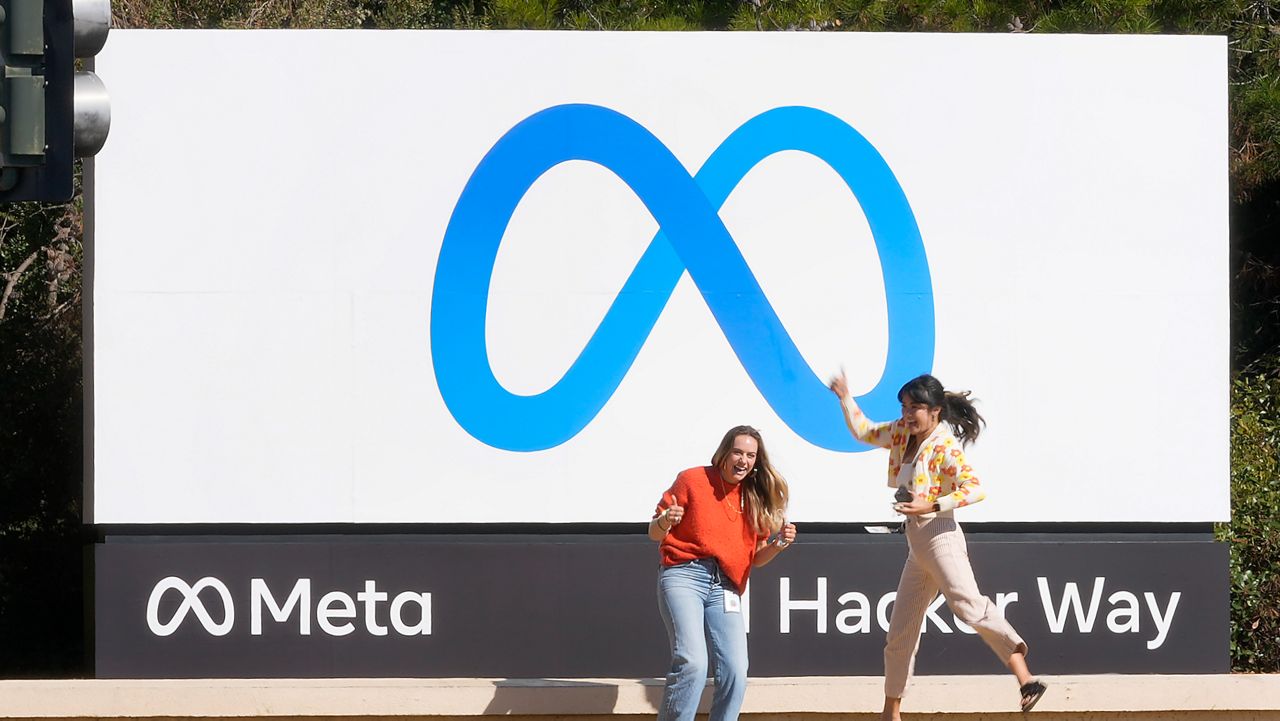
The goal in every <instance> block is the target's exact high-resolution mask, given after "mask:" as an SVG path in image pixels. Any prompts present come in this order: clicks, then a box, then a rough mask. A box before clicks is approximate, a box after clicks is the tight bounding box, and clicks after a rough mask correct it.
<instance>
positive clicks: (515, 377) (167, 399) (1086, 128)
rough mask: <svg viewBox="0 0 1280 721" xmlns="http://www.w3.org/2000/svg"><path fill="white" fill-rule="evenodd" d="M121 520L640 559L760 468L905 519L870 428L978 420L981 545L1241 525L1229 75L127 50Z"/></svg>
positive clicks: (1159, 54)
mask: <svg viewBox="0 0 1280 721" xmlns="http://www.w3.org/2000/svg"><path fill="white" fill-rule="evenodd" d="M97 72H98V74H99V75H100V76H101V77H102V78H103V79H104V80H105V81H106V82H107V84H108V85H109V86H110V91H111V96H112V110H113V126H112V129H111V137H110V139H109V141H108V142H107V144H106V147H105V148H104V149H103V151H102V152H101V153H100V154H99V156H98V157H97V160H96V162H95V168H94V172H95V179H94V183H95V188H94V196H93V212H94V216H95V238H94V243H95V245H94V251H93V253H94V255H93V262H94V266H93V273H94V293H93V335H92V349H91V352H92V363H93V396H92V412H93V420H94V422H93V446H94V467H93V478H94V489H93V501H94V504H93V509H92V511H93V521H94V522H96V523H142V524H146V523H330V522H337V523H348V522H349V523H454V522H522V521H533V522H583V521H597V522H614V521H640V520H644V519H646V518H647V517H648V515H649V513H650V512H651V510H652V508H653V505H654V503H655V501H656V500H657V498H658V495H659V494H660V492H661V491H662V490H664V489H665V488H666V487H667V485H668V484H669V483H670V482H671V480H672V479H673V478H674V476H675V474H676V472H678V471H679V470H681V469H683V468H686V467H689V466H694V465H700V464H704V463H706V462H708V460H709V457H710V455H711V452H712V450H713V449H714V447H715V445H716V443H717V442H718V441H719V438H720V435H721V434H722V433H723V432H724V431H725V430H726V429H727V428H729V427H730V426H733V425H736V424H739V423H749V424H752V425H755V426H757V427H759V428H761V429H762V431H763V433H764V436H765V439H766V442H767V445H768V448H769V451H770V453H771V455H772V456H773V459H774V461H775V464H776V465H777V466H778V468H779V469H780V470H781V471H782V472H783V473H784V474H785V475H786V476H787V478H788V479H789V481H790V483H791V486H792V490H793V497H794V500H793V504H792V509H791V518H792V519H793V520H799V521H857V522H870V521H877V520H888V519H890V518H891V517H892V513H891V511H890V509H889V501H890V497H889V493H888V490H887V489H886V488H885V467H886V457H885V453H884V452H883V451H878V450H866V449H864V448H861V447H858V446H857V445H856V444H854V443H853V442H852V440H851V439H850V438H849V436H848V434H847V432H846V431H845V429H844V427H843V423H842V422H841V420H840V416H839V412H838V408H837V406H836V402H835V399H834V397H832V396H831V395H830V394H829V392H827V391H826V390H825V388H824V383H825V381H826V379H827V377H828V376H829V375H830V374H831V373H833V372H835V371H837V370H838V369H840V368H841V367H842V366H843V367H844V369H845V370H846V371H847V373H848V375H849V378H850V382H851V384H852V385H853V390H854V391H855V393H857V394H858V395H859V396H861V397H862V398H863V405H864V406H865V407H867V408H868V410H870V411H871V412H872V414H873V415H876V416H879V417H882V418H885V419H889V418H892V417H894V416H895V415H896V414H897V412H898V410H897V408H898V403H897V399H896V392H897V389H898V387H899V386H900V385H901V384H902V383H903V382H904V381H905V380H907V379H909V378H910V377H912V376H914V375H916V374H918V373H921V372H925V371H931V372H933V373H934V374H935V375H937V376H938V377H939V378H940V379H941V380H942V381H943V382H944V383H945V384H946V385H947V386H948V387H953V388H956V389H968V390H972V391H973V392H974V395H975V397H976V398H977V399H979V409H980V411H981V412H982V413H983V414H984V415H985V416H986V419H987V421H988V424H989V425H988V428H987V429H986V430H985V432H984V433H983V435H982V437H981V438H980V439H979V441H978V442H977V443H976V444H975V445H974V446H973V447H972V448H971V450H970V460H971V464H972V465H973V466H974V467H975V470H976V472H977V474H978V475H979V476H980V477H981V478H982V479H983V482H984V485H985V487H986V489H987V492H988V500H987V501H986V502H984V503H982V504H979V505H976V506H974V507H973V508H971V509H965V510H964V511H962V514H963V516H964V519H965V520H971V521H1103V522H1106V521H1120V522H1127V521H1156V522H1175V521H1216V520H1224V519H1226V518H1227V516H1228V512H1229V511H1228V426H1227V410H1228V397H1227V393H1228V385H1227V381H1228V368H1227V360H1228V323H1227V321H1228V297H1227V279H1228V273H1227V167H1226V162H1227V148H1226V137H1227V114H1226V113H1227V96H1226V43H1225V40H1223V39H1222V38H1206V37H1092V36H1090V37H1086V36H1027V35H1010V36H990V35H897V34H876V35H863V34H839V33H836V34H810V33H764V34H762V33H716V34H703V33H689V34H650V33H634V34H613V33H532V32H530V33H522V32H444V31H393V32H372V31H371V32H287V31H280V32H274V31H270V32H268V31H243V32H239V31H236V32H231V31H218V32H196V31H118V32H115V33H113V34H112V37H111V41H110V42H109V43H108V44H107V47H106V49H105V51H104V52H103V53H102V54H101V55H100V56H99V57H98V60H97Z"/></svg>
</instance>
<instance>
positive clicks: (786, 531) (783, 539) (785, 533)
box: [776, 523, 796, 548]
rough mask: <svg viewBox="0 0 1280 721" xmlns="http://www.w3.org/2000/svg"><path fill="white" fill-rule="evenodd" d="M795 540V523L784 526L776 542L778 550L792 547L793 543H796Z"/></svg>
mask: <svg viewBox="0 0 1280 721" xmlns="http://www.w3.org/2000/svg"><path fill="white" fill-rule="evenodd" d="M795 540H796V524H794V523H785V524H783V526H782V530H780V531H778V540H777V542H776V543H777V546H778V548H786V547H787V546H790V545H791V544H792V543H794V542H795Z"/></svg>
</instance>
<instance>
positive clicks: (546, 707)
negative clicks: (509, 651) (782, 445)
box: [0, 675, 1280, 721]
mask: <svg viewBox="0 0 1280 721" xmlns="http://www.w3.org/2000/svg"><path fill="white" fill-rule="evenodd" d="M1045 679H1046V680H1047V681H1048V682H1049V683H1050V689H1049V693H1048V694H1047V695H1046V696H1045V698H1044V700H1043V701H1041V702H1040V705H1039V706H1037V707H1036V711H1035V718H1040V719H1044V721H1050V720H1051V719H1089V720H1093V719H1098V720H1101V719H1109V718H1122V717H1123V718H1133V719H1143V720H1144V721H1162V720H1163V719H1184V720H1191V719H1204V720H1206V721H1207V720H1208V719H1238V720H1240V721H1246V720H1247V721H1273V720H1274V721H1280V675H1218V676H1147V675H1143V676H1122V675H1101V676H1056V677H1053V676H1047V677H1045ZM881 694H882V691H881V679H880V678H879V677H868V676H848V677H804V678H757V679H752V680H751V684H750V686H749V688H748V691H747V699H746V704H745V706H744V707H743V714H744V716H745V717H750V718H751V719H754V720H755V721H766V720H769V719H776V720H778V721H784V720H789V721H797V720H799V719H801V718H804V717H815V718H818V717H821V718H827V719H830V718H831V717H832V716H842V717H849V718H851V719H854V718H872V717H873V714H874V713H875V712H876V711H878V710H879V709H880V706H881V703H882V701H883V696H882V695H881ZM661 695H662V681H661V680H658V679H641V680H636V679H582V680H555V679H302V680H292V679H291V680H278V679H273V680H242V679H232V680H149V681H117V680H74V681H0V718H6V719H133V718H138V719H142V718H146V719H160V718H163V719H192V718H207V719H240V718H278V719H304V718H305V719H325V720H326V721H336V720H337V719H358V718H359V719H370V718H382V719H408V718H430V719H432V721H443V720H444V719H445V718H458V719H469V718H474V717H476V716H507V717H512V716H530V717H537V719H538V721H549V718H559V717H563V718H566V719H570V720H571V721H587V719H588V718H589V717H616V716H640V717H644V716H649V717H651V716H653V715H654V714H655V713H656V708H657V704H658V701H659V699H660V698H661ZM703 703H704V706H703V710H704V711H705V709H706V699H705V698H704V699H703ZM903 711H904V713H905V714H908V715H910V717H911V718H916V719H926V718H943V717H945V718H951V719H955V718H969V719H1013V718H1020V717H1021V714H1019V713H1018V708H1017V687H1016V685H1015V684H1014V682H1013V680H1012V679H1011V678H1009V677H1005V676H925V677H920V678H918V679H916V680H915V682H914V683H913V686H912V687H911V688H910V689H909V690H908V693H907V697H906V699H905V700H904V702H903Z"/></svg>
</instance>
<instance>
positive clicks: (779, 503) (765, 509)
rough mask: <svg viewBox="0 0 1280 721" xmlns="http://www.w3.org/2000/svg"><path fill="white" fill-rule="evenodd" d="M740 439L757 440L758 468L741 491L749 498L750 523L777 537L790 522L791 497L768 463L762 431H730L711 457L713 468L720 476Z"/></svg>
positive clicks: (760, 531)
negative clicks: (749, 438) (750, 438)
mask: <svg viewBox="0 0 1280 721" xmlns="http://www.w3.org/2000/svg"><path fill="white" fill-rule="evenodd" d="M738 436H751V437H752V438H754V439H755V440H756V465H755V468H753V469H752V471H751V473H750V475H748V476H747V477H746V479H745V480H743V481H742V485H743V488H742V490H743V491H745V492H746V494H747V519H748V520H749V522H750V523H751V528H752V530H754V531H755V532H756V533H758V534H761V535H765V534H771V533H774V532H776V531H778V529H780V528H782V524H783V522H784V521H785V520H786V518H787V501H788V500H790V498H791V493H790V491H789V490H788V489H787V479H785V478H783V477H782V474H781V473H778V469H776V468H774V467H773V464H772V463H770V462H769V453H768V452H767V451H766V450H765V449H764V438H761V437H760V431H758V430H756V429H755V428H752V427H751V426H734V427H733V428H730V429H729V432H728V433H725V434H724V438H723V439H722V440H721V441H720V447H719V448H717V449H716V452H715V453H714V454H712V456H711V465H713V466H715V468H716V472H717V473H718V472H719V471H720V463H721V462H722V461H724V459H725V456H728V455H729V451H731V450H733V441H734V439H736V438H737V437H738Z"/></svg>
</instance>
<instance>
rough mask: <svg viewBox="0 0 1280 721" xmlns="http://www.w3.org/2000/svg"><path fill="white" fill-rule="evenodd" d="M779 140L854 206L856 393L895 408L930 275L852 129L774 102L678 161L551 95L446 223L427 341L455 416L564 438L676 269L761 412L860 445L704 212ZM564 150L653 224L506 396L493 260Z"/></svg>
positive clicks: (506, 142) (659, 301) (839, 443)
mask: <svg viewBox="0 0 1280 721" xmlns="http://www.w3.org/2000/svg"><path fill="white" fill-rule="evenodd" d="M783 151H799V152H803V153H807V154H809V155H812V156H814V157H816V158H818V159H820V160H822V161H823V162H825V163H826V164H827V165H829V166H830V167H831V168H832V169H833V170H834V171H835V172H836V173H837V174H838V175H839V176H840V178H841V179H842V180H843V181H844V183H845V184H846V185H847V186H848V187H849V190H850V191H851V192H852V193H853V196H854V197H855V198H856V199H857V203H858V205H859V206H860V207H861V209H862V211H863V213H864V214H865V216H866V218H867V221H868V224H869V225H870V228H871V234H872V236H873V238H874V240H875V245H876V250H877V253H878V254H879V258H880V264H881V270H882V274H883V276H884V287H885V301H886V307H887V310H888V331H889V334H888V338H889V345H888V352H887V355H886V358H885V365H884V371H883V374H882V375H881V378H880V380H879V382H878V383H877V384H876V386H875V387H874V388H873V389H872V390H871V391H870V392H869V393H867V394H866V395H865V396H861V397H860V398H859V399H858V401H859V403H860V404H861V405H862V406H863V407H864V408H865V409H866V410H867V411H868V412H869V413H870V414H872V415H873V416H885V415H894V414H896V412H897V406H898V402H897V397H896V395H897V392H898V388H899V387H901V385H902V383H904V382H905V381H907V380H908V379H910V378H912V377H914V376H915V375H918V374H920V373H924V372H927V371H929V370H930V369H931V368H932V365H933V353H934V308H933V290H932V284H931V280H930V276H929V265H928V261H927V259H926V257H925V251H924V244H923V242H922V240H921V238H920V231H919V228H918V227H917V225H916V220H915V215H914V214H913V213H912V210H911V206H910V204H909V203H908V202H907V198H906V195H905V194H904V192H903V190H902V187H901V185H900V184H899V183H898V180H897V178H896V177H895V176H894V174H893V172H892V171H891V170H890V169H889V166H888V165H887V164H886V162H885V160H884V158H883V157H881V155H880V153H879V152H878V151H877V150H876V149H875V148H874V147H873V146H872V145H871V143H870V142H868V141H867V140H866V138H864V137H863V136H862V135H861V134H859V133H858V132H857V131H856V130H854V129H853V128H852V127H850V126H849V125H847V124H846V123H845V122H844V121H842V120H840V119H839V118H837V117H835V116H833V115H831V114H829V113H826V112H823V111H820V110H816V109H813V108H806V107H783V108H775V109H773V110H770V111H767V112H765V113H762V114H760V115H758V116H756V117H754V118H752V119H750V120H748V121H747V122H746V123H744V124H743V125H742V126H741V127H739V128H738V129H737V130H735V131H733V132H732V133H731V134H730V135H729V136H728V138H726V139H725V141H724V142H723V143H721V145H720V146H719V147H718V148H716V150H715V151H714V152H713V153H712V154H711V156H710V157H709V158H708V159H707V160H706V162H705V163H704V164H703V166H702V167H701V169H699V170H698V171H697V173H696V174H694V175H692V176H691V175H689V173H688V172H687V171H686V170H685V168H684V165H682V164H681V162H680V161H679V160H678V159H677V158H676V157H675V156H674V155H673V154H672V153H671V151H670V150H669V149H668V148H667V147H666V146H665V145H663V144H662V142H661V141H659V140H658V139H657V138H656V137H654V135H653V134H651V133H650V132H649V131H648V130H646V129H645V128H644V127H642V126H641V125H640V124H638V123H636V122H635V121H634V120H632V119H631V118H628V117H627V116H625V115H623V114H621V113H618V112H616V111H613V110H610V109H607V108H603V107H599V106H595V105H560V106H556V107H552V108H548V109H546V110H543V111H540V112H538V113H535V114H534V115H532V116H530V117H528V118H526V119H525V120H523V121H521V122H520V123H518V124H517V125H516V126H515V127H513V128H511V130H509V131H508V132H507V133H506V134H505V135H503V136H502V138H501V139H499V140H498V141H497V143H495V144H494V146H493V147H492V148H491V149H490V150H489V152H488V153H487V154H486V155H485V156H484V158H483V159H482V160H481V161H480V163H479V165H478V166H477V167H476V169H475V171H474V172H473V173H472V175H471V177H470V179H469V180H468V181H467V184H466V186H465V187H464V188H463V191H462V194H461V196H460V197H459V199H458V202H457V205H456V206H455V207H454V210H453V214H452V216H451V217H450V220H449V225H448V227H447V228H446V230H445V235H444V239H443V242H442V245H441V248H440V257H439V261H438V264H437V267H436V275H435V283H434V287H433V291H432V303H431V353H432V362H433V363H434V365H435V373H436V382H437V384H438V386H439V388H440V393H441V395H442V397H443V398H444V402H445V404H446V405H447V407H448V408H449V412H450V413H451V414H452V415H453V417H454V419H455V420H456V421H457V422H458V424H459V425H461V426H462V427H463V428H464V429H466V431H467V432H468V433H470V434H471V435H472V436H473V437H475V438H476V439H478V440H480V441H481V442H483V443H486V444H488V445H490V446H494V447H497V448H502V449H505V450H513V451H537V450H543V449H547V448H551V447H554V446H557V445H559V444H561V443H564V442H565V441H567V440H569V439H570V438H573V437H574V436H575V435H577V434H578V432H580V431H581V430H582V429H583V428H585V427H586V425H587V424H588V423H590V422H591V420H592V419H593V418H594V417H595V416H596V414H598V413H599V412H600V410H601V408H603V407H604V404H605V403H606V402H607V401H608V400H609V398H610V397H611V396H612V395H613V393H614V391H615V390H616V389H617V388H618V385H619V384H620V383H621V382H622V379H623V377H624V376H625V375H626V374H627V371H628V370H629V369H630V368H631V365H632V363H633V362H634V361H635V359H636V356H637V354H638V353H639V352H640V348H641V347H642V346H643V345H644V343H645V341H646V340H647V338H648V337H649V333H650V332H651V331H652V330H653V328H654V325H655V324H656V323H657V320H658V317H659V315H660V314H661V313H662V310H663V308H664V307H665V306H666V304H667V300H668V299H669V298H670V296H671V293H672V292H673V291H674V289H675V287H676V283H677V282H678V281H679V280H680V278H681V277H682V276H683V274H684V273H685V272H686V271H687V272H688V273H689V276H690V278H691V279H692V280H693V283H694V285H695V286H696V287H697V289H698V291H699V293H700V294H701V295H702V297H703V299H704V300H705V301H706V303H707V306H708V307H709V308H710V310H711V313H712V315H713V317H714V318H715V321H716V323H717V324H718V325H719V326H720V329H721V331H722V332H723V333H724V335H725V338H726V339H727V340H728V341H729V343H730V345H731V346H732V347H733V350H734V352H735V353H736V355H737V357H738V360H739V362H740V363H741V364H742V367H743V368H744V369H745V370H746V371H747V373H748V374H749V375H750V377H751V379H752V382H754V383H755V386H756V388H757V389H758V390H759V391H760V393H761V395H762V396H763V397H764V398H765V400H766V401H768V403H769V405H770V406H771V407H772V408H773V410H774V412H776V413H777V414H778V416H779V417H780V418H781V419H782V420H783V421H784V422H785V423H786V424H787V425H788V426H789V427H790V428H791V429H792V430H793V431H795V433H797V434H798V435H800V436H801V437H803V438H804V439H806V440H807V441H809V442H810V443H812V444H814V445H816V446H819V447H821V448H826V449H829V450H838V451H850V452H851V451H859V450H865V448H866V447H865V446H862V445H861V444H859V443H857V442H856V441H854V440H853V439H852V438H851V437H850V435H849V432H848V430H847V429H846V428H845V425H844V420H843V418H842V416H841V414H840V410H839V407H838V404H836V403H834V402H833V401H832V399H831V394H830V392H829V391H828V390H827V388H826V384H825V383H824V381H823V379H822V378H819V377H818V376H817V375H815V374H814V372H813V370H812V369H810V368H809V366H808V364H807V363H806V362H805V360H804V358H803V357H802V356H801V354H800V351H799V349H797V348H796V346H795V343H794V342H793V341H792V339H791V336H790V335H789V334H788V333H787V330H786V328H784V327H783V326H782V323H781V321H780V320H779V319H778V316H777V313H775V312H774V310H773V307H772V306H771V305H770V304H769V301H768V299H767V298H766V297H765V294H764V292H763V291H762V290H761V288H760V284H759V283H758V282H757V280H756V277H755V276H754V275H753V274H752V272H751V269H750V268H749V267H748V266H747V263H746V261H745V259H744V258H743V256H742V253H741V252H740V251H739V250H738V248H737V246H736V244H735V243H734V240H733V238H732V237H731V236H730V235H729V231H728V229H726V228H725V226H724V223H722V222H721V220H720V218H719V210H720V208H721V207H722V206H723V205H724V203H725V201H726V200H727V199H728V197H729V195H730V194H731V193H732V192H733V190H734V188H736V187H737V185H738V183H739V182H740V181H741V180H742V179H743V178H744V177H745V176H746V175H747V173H748V172H750V171H751V169H752V168H754V167H755V166H756V165H758V164H759V163H760V162H761V161H763V160H764V159H766V158H768V157H769V156H771V155H773V154H775V153H779V152H783ZM574 160H577V161H587V162H591V163H595V164H598V165H600V166H602V167H604V168H606V169H607V170H609V171H611V172H613V173H614V174H616V175H617V176H618V178H620V179H621V180H622V181H623V182H625V183H626V184H627V186H629V187H630V189H631V191H632V192H634V193H635V194H636V196H637V197H638V198H639V199H640V200H641V201H642V202H643V203H644V205H645V207H646V208H647V210H648V211H649V213H650V214H651V215H652V216H653V218H654V219H655V220H656V221H657V223H658V226H659V229H658V232H657V234H656V235H655V236H654V238H653V240H652V242H651V243H650V244H649V246H648V248H647V249H646V251H645V253H644V254H643V256H642V257H641V259H640V261H639V263H637V264H636V267H635V269H634V270H633V271H632V272H631V275H630V276H629V277H628V279H627V281H626V282H625V283H624V285H623V287H622V288H621V289H620V291H619V293H618V295H617V297H616V299H615V300H614V301H613V304H612V305H611V306H610V308H609V310H608V312H607V313H606V314H605V317H604V319H603V320H602V321H601V323H600V325H599V327H598V328H596V330H595V331H594V333H593V334H592V336H591V338H590V340H588V341H587V344H586V345H585V346H584V347H583V349H582V351H581V352H580V353H579V355H578V356H577V358H576V359H575V360H574V362H573V363H572V365H571V366H570V367H569V369H568V370H567V371H566V372H565V373H564V375H563V376H562V377H561V378H560V380H559V381H557V382H556V383H555V384H554V385H553V386H552V387H551V388H549V389H547V390H546V391H544V392H542V393H540V394H537V395H529V396H525V395H517V394H514V393H511V392H509V391H508V390H506V389H505V388H504V387H503V386H502V385H501V383H499V382H498V380H497V378H496V377H494V375H493V371H492V367H491V365H490V363H489V356H488V350H487V347H486V342H485V314H486V310H487V307H488V296H489V285H490V282H491V280H492V276H493V268H494V261H495V259H496V257H497V253H498V247H499V245H500V244H501V242H502V238H503V235H504V234H505V232H506V228H507V225H508V223H509V222H510V221H511V217H512V215H513V213H514V212H515V210H516V206H517V205H518V204H519V203H520V200H521V199H522V198H523V197H524V195H525V194H526V193H527V192H528V191H529V189H530V188H531V187H532V186H533V185H534V183H535V182H537V180H538V178H540V177H541V176H542V175H543V174H544V173H546V172H547V171H549V170H551V169H552V168H554V167H555V166H557V165H559V164H560V163H564V162H567V161H574Z"/></svg>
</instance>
